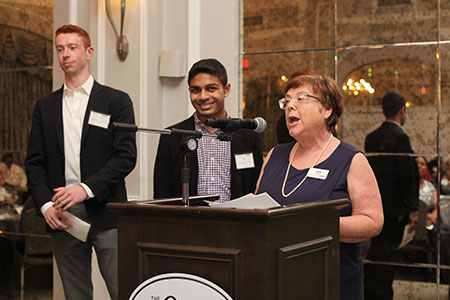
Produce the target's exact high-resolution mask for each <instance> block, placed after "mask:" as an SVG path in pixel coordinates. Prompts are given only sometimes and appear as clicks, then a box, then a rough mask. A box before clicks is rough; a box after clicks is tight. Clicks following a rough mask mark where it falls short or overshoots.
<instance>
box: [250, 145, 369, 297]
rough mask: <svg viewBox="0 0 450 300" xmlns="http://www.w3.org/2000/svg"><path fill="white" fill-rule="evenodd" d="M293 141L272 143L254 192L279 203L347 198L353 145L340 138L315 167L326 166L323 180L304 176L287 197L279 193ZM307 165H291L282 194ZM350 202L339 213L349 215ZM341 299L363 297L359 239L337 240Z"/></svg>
mask: <svg viewBox="0 0 450 300" xmlns="http://www.w3.org/2000/svg"><path fill="white" fill-rule="evenodd" d="M294 144H295V143H294V142H291V143H287V144H280V145H278V146H276V147H275V148H274V150H273V152H272V155H271V156H270V159H269V161H268V162H267V164H266V166H265V168H264V174H263V177H262V178H261V182H260V185H259V189H258V193H263V192H267V193H268V194H269V195H270V196H271V197H272V198H273V199H275V200H276V201H277V202H279V203H280V204H281V205H289V204H294V203H305V202H314V201H326V200H336V199H342V198H350V197H349V195H348V191H347V173H348V170H349V168H350V164H351V162H352V159H353V157H354V156H355V154H357V153H358V152H360V151H359V150H357V149H356V148H354V147H353V146H351V145H349V144H347V143H344V142H341V143H340V144H339V146H338V147H337V148H336V150H335V151H334V152H333V153H332V154H331V155H330V157H328V158H327V159H326V160H325V161H323V162H321V163H320V164H318V165H316V166H315V167H316V168H319V169H325V170H329V173H328V175H327V177H326V179H325V180H322V179H315V178H310V177H308V178H307V179H306V180H305V181H304V182H303V184H302V185H301V186H300V187H299V188H298V189H297V190H296V191H295V192H294V193H293V194H292V195H290V196H289V197H287V198H285V197H283V196H282V194H281V187H282V186H283V181H284V177H285V175H286V170H287V167H288V165H289V153H290V151H291V149H292V147H293V146H294ZM307 172H308V169H304V170H298V169H296V168H294V167H293V166H291V168H290V170H289V177H288V179H287V181H286V188H285V190H284V193H285V194H288V193H289V192H290V191H292V190H293V189H294V188H295V187H296V186H297V185H298V184H299V182H300V181H301V180H302V179H303V177H305V176H306V173H307ZM351 212H352V208H351V205H349V206H347V207H344V208H343V209H342V211H341V216H349V215H351ZM340 251H341V252H340V256H341V262H340V266H341V269H340V276H341V288H340V290H341V300H360V299H362V297H363V264H362V258H361V250H360V246H359V243H341V247H340Z"/></svg>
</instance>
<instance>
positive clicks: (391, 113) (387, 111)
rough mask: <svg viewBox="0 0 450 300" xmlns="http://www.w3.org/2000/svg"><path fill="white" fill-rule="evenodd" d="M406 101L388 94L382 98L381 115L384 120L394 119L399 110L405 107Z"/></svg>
mask: <svg viewBox="0 0 450 300" xmlns="http://www.w3.org/2000/svg"><path fill="white" fill-rule="evenodd" d="M405 103H406V100H405V98H404V97H403V96H401V95H399V94H397V93H395V92H390V93H387V94H386V95H384V97H383V114H384V115H385V116H386V118H393V117H395V116H396V115H397V114H398V112H399V111H400V109H402V107H403V106H405Z"/></svg>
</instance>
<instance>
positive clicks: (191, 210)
mask: <svg viewBox="0 0 450 300" xmlns="http://www.w3.org/2000/svg"><path fill="white" fill-rule="evenodd" d="M348 203H349V201H348V200H347V199H343V200H333V201H327V202H317V203H309V204H299V205H294V206H290V207H282V208H276V209H271V210H250V209H232V208H212V207H204V206H189V207H185V206H180V205H160V204H134V203H111V204H108V209H110V210H111V211H114V212H115V213H116V214H117V216H118V222H119V223H118V234H119V236H118V243H119V245H118V246H119V248H118V249H119V256H118V257H119V266H118V268H119V269H118V272H119V299H128V298H129V297H130V295H131V293H132V292H133V290H134V289H135V288H136V287H137V286H138V285H139V284H140V283H142V282H143V281H145V280H146V279H148V278H151V277H153V276H155V275H158V274H163V273H172V272H176V273H188V274H193V275H197V276H200V277H203V278H205V279H208V280H209V281H211V282H213V283H215V284H217V285H218V286H220V287H221V288H222V289H224V290H225V291H226V292H227V293H228V294H229V295H230V296H231V297H233V299H234V300H244V299H245V300H248V299H259V300H262V299H266V300H274V299H283V300H284V299H295V300H298V299H308V300H314V299H321V300H322V299H330V300H331V299H333V300H334V299H339V210H340V209H341V208H342V207H343V206H345V205H347V204H348Z"/></svg>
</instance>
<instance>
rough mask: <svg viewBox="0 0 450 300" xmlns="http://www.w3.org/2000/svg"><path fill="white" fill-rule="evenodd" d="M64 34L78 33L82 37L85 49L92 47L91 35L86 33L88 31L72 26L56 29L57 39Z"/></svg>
mask: <svg viewBox="0 0 450 300" xmlns="http://www.w3.org/2000/svg"><path fill="white" fill-rule="evenodd" d="M63 33H76V34H78V35H79V36H80V38H81V41H82V42H83V44H84V47H85V48H89V47H91V38H90V37H89V34H88V33H87V32H86V30H84V29H83V28H81V27H78V26H76V25H72V24H68V25H63V26H61V27H59V28H58V29H56V32H55V38H56V37H57V36H58V35H60V34H63Z"/></svg>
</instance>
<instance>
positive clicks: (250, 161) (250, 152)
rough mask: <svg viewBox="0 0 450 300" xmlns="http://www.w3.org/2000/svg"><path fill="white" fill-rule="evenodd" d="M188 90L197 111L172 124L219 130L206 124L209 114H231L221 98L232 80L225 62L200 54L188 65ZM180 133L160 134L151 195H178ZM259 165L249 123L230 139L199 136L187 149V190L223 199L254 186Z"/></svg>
mask: <svg viewBox="0 0 450 300" xmlns="http://www.w3.org/2000/svg"><path fill="white" fill-rule="evenodd" d="M188 85H189V95H190V98H191V104H192V106H193V107H194V109H195V113H194V114H193V115H192V116H191V117H190V118H188V119H186V120H184V121H182V122H180V123H178V124H176V125H173V126H170V128H178V129H187V130H196V131H201V132H202V133H214V134H218V133H220V132H221V130H219V129H216V128H211V127H207V126H205V120H206V119H210V118H227V117H229V115H228V113H227V111H226V110H225V98H226V97H228V95H229V94H230V88H231V87H230V84H229V83H228V79H227V72H226V70H225V67H224V66H223V65H222V64H221V63H220V62H219V61H217V60H216V59H202V60H200V61H198V62H196V63H195V64H194V65H193V66H192V67H191V69H190V71H189V76H188ZM180 141H181V137H180V136H175V135H164V134H162V135H161V137H160V139H159V145H158V152H157V154H156V161H155V169H154V176H153V180H154V181H153V183H154V187H153V188H154V194H153V196H154V198H167V197H181V187H182V184H181V165H182V160H183V151H182V149H181V147H180ZM261 165H262V152H261V144H260V138H259V135H258V133H256V132H255V131H253V130H249V129H238V130H237V131H234V132H233V139H232V140H231V142H229V141H219V140H217V139H211V138H204V137H203V138H200V139H198V148H197V149H196V150H195V151H191V153H190V166H189V168H190V174H189V177H190V185H189V195H207V194H218V195H219V196H220V199H219V200H218V201H220V202H225V201H228V200H230V199H235V198H238V197H241V196H243V195H246V194H248V193H252V192H254V190H255V186H256V181H257V180H258V175H259V171H260V169H261Z"/></svg>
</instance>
